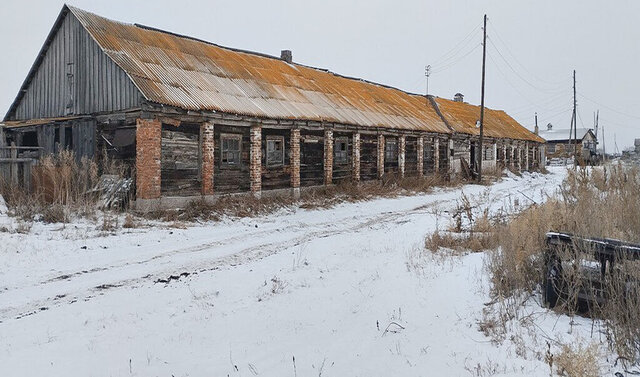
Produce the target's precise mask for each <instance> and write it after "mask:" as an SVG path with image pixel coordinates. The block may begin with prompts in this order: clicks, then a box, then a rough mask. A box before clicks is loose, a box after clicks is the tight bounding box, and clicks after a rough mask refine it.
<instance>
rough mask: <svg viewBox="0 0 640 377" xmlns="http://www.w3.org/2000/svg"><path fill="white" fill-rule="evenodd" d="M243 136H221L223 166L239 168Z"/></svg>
mask: <svg viewBox="0 0 640 377" xmlns="http://www.w3.org/2000/svg"><path fill="white" fill-rule="evenodd" d="M241 148H242V135H230V134H222V135H220V157H221V161H220V162H221V163H222V166H226V167H239V166H240V152H241Z"/></svg>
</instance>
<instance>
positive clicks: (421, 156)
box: [416, 136, 424, 177]
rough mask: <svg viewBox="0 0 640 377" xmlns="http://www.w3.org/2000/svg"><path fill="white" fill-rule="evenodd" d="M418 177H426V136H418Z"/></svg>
mask: <svg viewBox="0 0 640 377" xmlns="http://www.w3.org/2000/svg"><path fill="white" fill-rule="evenodd" d="M416 149H417V153H418V177H422V176H423V175H424V136H418V147H417V148H416Z"/></svg>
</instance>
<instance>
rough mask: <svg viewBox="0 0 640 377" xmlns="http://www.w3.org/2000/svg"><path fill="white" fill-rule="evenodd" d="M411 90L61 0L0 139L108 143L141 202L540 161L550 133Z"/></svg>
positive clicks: (97, 146) (49, 146)
mask: <svg viewBox="0 0 640 377" xmlns="http://www.w3.org/2000/svg"><path fill="white" fill-rule="evenodd" d="M479 117H480V109H479V107H478V106H474V105H471V104H468V103H465V102H463V101H462V99H461V98H460V97H458V98H457V100H455V101H452V100H446V99H443V98H437V97H432V96H429V97H425V96H424V95H422V96H421V95H416V94H410V93H407V92H404V91H401V90H398V89H395V88H392V87H388V86H385V85H381V84H377V83H372V82H369V81H365V80H361V79H355V78H350V77H345V76H341V75H338V74H335V73H332V72H329V71H327V70H323V69H318V68H313V67H308V66H305V65H301V64H297V63H294V62H293V61H292V59H291V53H290V52H289V51H283V54H282V56H281V57H279V58H278V57H273V56H268V55H264V54H260V53H255V52H249V51H243V50H238V49H232V48H227V47H222V46H218V45H215V44H212V43H208V42H205V41H201V40H197V39H194V38H190V37H186V36H180V35H176V34H173V33H170V32H166V31H162V30H158V29H154V28H151V27H147V26H142V25H138V24H127V23H121V22H117V21H112V20H108V19H106V18H103V17H100V16H97V15H95V14H92V13H89V12H86V11H83V10H80V9H77V8H73V7H70V6H64V7H63V9H62V11H61V12H60V15H59V16H58V18H57V20H56V22H55V25H54V27H53V29H52V30H51V32H50V34H49V36H48V37H47V39H46V42H45V44H44V46H43V47H42V50H41V51H40V53H39V55H38V57H37V59H36V61H35V63H34V64H33V67H32V68H31V70H30V72H29V74H28V76H27V78H26V79H25V81H24V83H23V85H22V87H21V89H20V92H19V93H18V95H17V97H16V99H15V101H14V102H13V104H12V105H11V107H10V108H9V111H8V112H7V114H6V117H5V119H4V126H3V127H2V128H3V129H4V132H0V135H2V136H0V143H6V144H9V143H14V144H15V145H18V146H33V147H39V148H40V150H41V151H43V153H44V154H47V153H55V152H57V151H60V150H62V149H71V150H73V151H75V153H76V154H77V155H78V156H87V157H97V156H98V155H100V154H101V153H102V151H106V152H107V154H109V155H110V156H111V157H113V158H117V159H120V160H122V161H124V162H126V163H127V164H129V166H130V167H131V172H132V174H134V175H135V178H136V185H135V188H136V205H137V207H138V208H149V207H151V206H156V205H167V204H170V203H176V198H192V197H202V196H205V197H207V198H209V197H215V195H219V194H226V193H238V192H252V193H254V194H255V195H260V194H261V192H262V191H266V190H283V189H284V190H292V192H293V193H294V194H297V193H299V191H300V188H301V187H310V186H319V185H330V184H336V183H339V182H344V181H370V180H376V179H380V178H382V177H383V176H384V175H388V174H395V175H397V176H399V177H410V176H415V177H421V176H425V175H432V174H442V175H450V174H461V173H463V172H465V169H466V170H473V167H474V166H475V161H476V159H477V158H479V156H482V157H481V158H483V166H484V167H488V168H489V169H495V168H497V167H511V168H513V169H520V170H526V169H536V168H537V167H538V165H539V163H540V158H541V153H540V146H541V143H543V142H544V140H543V139H541V138H540V137H538V136H536V135H535V134H533V133H531V132H529V131H528V130H527V129H525V128H524V127H523V126H521V125H520V124H518V122H516V121H515V120H514V119H513V118H511V117H510V116H508V115H507V114H506V113H504V112H502V111H497V110H491V109H487V110H486V112H485V135H486V139H485V143H484V147H483V150H482V151H479V150H478V148H479V143H478V134H479V129H478V127H477V122H478V119H479Z"/></svg>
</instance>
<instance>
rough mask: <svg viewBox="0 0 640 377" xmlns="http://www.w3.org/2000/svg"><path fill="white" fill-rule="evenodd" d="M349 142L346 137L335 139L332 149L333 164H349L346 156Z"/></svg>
mask: <svg viewBox="0 0 640 377" xmlns="http://www.w3.org/2000/svg"><path fill="white" fill-rule="evenodd" d="M348 146H349V142H348V140H347V138H346V137H338V138H336V141H335V145H334V147H333V162H334V163H336V164H346V163H347V162H349V155H348V152H349V151H348Z"/></svg>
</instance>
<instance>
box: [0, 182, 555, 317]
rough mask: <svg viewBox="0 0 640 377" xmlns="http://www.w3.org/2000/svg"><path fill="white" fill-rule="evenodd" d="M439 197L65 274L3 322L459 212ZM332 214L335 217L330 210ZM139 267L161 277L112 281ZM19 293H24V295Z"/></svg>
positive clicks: (7, 312) (505, 191) (498, 194)
mask: <svg viewBox="0 0 640 377" xmlns="http://www.w3.org/2000/svg"><path fill="white" fill-rule="evenodd" d="M546 183H547V182H546V181H542V182H537V183H535V184H533V185H531V186H528V187H527V191H533V190H537V189H539V188H541V187H543V186H544V185H545V184H546ZM521 185H522V182H521V181H520V182H519V181H515V182H512V184H511V185H509V186H506V187H500V188H498V187H495V186H488V187H486V188H487V189H489V190H490V191H494V192H493V195H494V196H493V197H492V198H491V199H492V200H491V201H492V202H497V201H500V200H504V199H505V198H507V197H509V196H513V195H518V194H514V193H513V192H512V191H513V189H514V188H516V187H518V188H521V187H522V186H521ZM478 187H479V186H478ZM462 191H464V190H460V193H461V192H462ZM472 191H473V190H472ZM482 192H484V190H483V191H481V192H480V193H478V194H481V193H482ZM447 193H451V192H450V191H447V192H445V193H444V194H447ZM439 196H440V195H439V194H436V195H434V196H433V200H432V201H430V202H428V203H425V204H422V205H419V206H416V207H414V208H411V209H408V210H399V211H388V212H383V213H377V214H375V215H373V216H368V217H365V218H363V219H362V220H359V219H358V218H357V217H355V216H354V217H350V218H348V219H347V220H349V221H350V222H351V223H350V224H349V223H347V224H345V223H336V221H335V220H333V221H327V222H322V223H312V224H304V225H303V227H302V228H300V229H296V230H295V231H294V232H292V231H291V229H290V224H286V225H284V226H280V227H277V228H276V229H273V228H271V229H261V230H259V231H253V232H250V233H249V234H241V235H235V236H232V237H228V238H224V239H219V240H215V241H211V242H204V243H200V244H197V245H193V246H189V247H186V248H176V249H172V250H169V251H165V252H162V253H160V254H157V255H154V256H153V257H150V258H146V259H143V260H138V261H135V262H127V263H119V264H114V265H110V266H107V267H100V268H94V269H91V270H82V271H76V272H72V273H67V274H63V275H61V276H58V277H57V278H52V279H48V280H45V281H43V282H41V283H40V284H41V285H44V286H47V287H51V288H54V289H53V290H54V292H52V293H51V294H52V295H53V296H52V297H47V298H44V299H41V300H34V301H31V302H29V303H27V304H25V305H21V306H18V307H5V308H2V309H0V322H6V321H7V320H9V319H11V318H15V319H20V318H23V317H25V316H29V315H34V314H37V313H39V312H41V311H45V310H48V309H51V308H54V307H56V306H60V305H64V304H72V303H75V302H77V301H81V300H83V301H88V300H90V299H92V298H94V297H95V296H97V295H101V294H105V293H106V292H108V291H109V290H112V289H118V288H124V287H129V288H139V287H141V286H143V285H145V284H152V283H153V282H155V281H157V280H159V279H164V280H171V279H170V278H169V277H172V276H174V277H175V276H187V275H191V274H199V273H205V272H209V271H214V270H218V269H221V268H224V267H229V268H231V267H234V266H237V265H241V264H246V263H251V262H254V261H257V260H260V259H263V258H266V257H269V256H271V255H273V254H276V253H278V252H280V251H282V250H286V249H290V248H293V247H297V246H299V245H301V244H304V243H307V242H310V241H312V240H314V239H318V238H326V237H334V236H338V235H342V234H345V233H354V232H355V233H357V232H359V231H362V230H365V229H371V228H372V227H374V226H383V225H385V224H389V223H391V222H394V221H396V220H398V219H399V218H401V217H409V216H414V215H424V214H431V213H430V211H431V210H432V209H433V208H435V207H438V206H440V205H442V204H443V203H448V204H450V205H449V206H447V209H451V208H453V207H454V206H455V204H456V203H457V200H456V199H438V197H439ZM428 199H431V198H429V197H427V200H428ZM442 209H443V212H445V211H446V209H445V208H442ZM322 211H325V210H322ZM328 211H330V209H329V210H328ZM309 228H313V229H315V231H311V232H309ZM285 231H286V232H287V233H286V235H287V237H286V238H285V239H283V240H279V241H273V242H265V243H260V242H258V243H257V244H255V245H252V246H249V247H242V248H240V249H239V250H238V251H235V252H232V253H230V254H228V255H224V256H218V257H214V258H212V259H208V260H203V259H204V258H201V259H198V260H197V261H193V260H190V259H188V260H186V261H184V262H182V263H175V261H174V260H172V259H173V258H174V257H175V256H182V257H185V256H189V257H190V256H192V255H193V254H196V253H199V252H203V251H215V249H217V248H222V247H233V246H234V245H237V243H244V242H247V240H251V239H260V237H262V236H265V235H272V234H273V233H274V232H276V233H282V234H285ZM205 258H206V255H205ZM167 264H169V265H170V266H169V268H162V267H163V266H164V265H167ZM133 266H149V267H150V269H152V270H153V269H154V268H155V269H156V271H151V272H149V271H148V270H145V271H144V273H137V274H136V271H135V269H134V271H131V274H133V275H135V276H134V277H131V278H124V279H113V278H111V279H109V277H110V275H116V276H117V275H120V273H118V271H122V270H127V269H131V267H133ZM159 267H160V268H159ZM185 274H186V275H185ZM96 275H106V276H105V277H106V279H99V281H101V283H99V284H91V283H90V281H91V280H92V279H87V276H96ZM98 277H100V276H96V278H98ZM78 280H89V281H87V282H85V284H84V286H83V287H81V288H79V289H69V287H68V286H69V285H72V284H71V283H73V282H74V281H78ZM94 280H95V279H94ZM87 283H88V284H87ZM56 285H58V287H56ZM17 290H18V291H20V290H21V289H17ZM4 293H5V294H6V293H7V292H6V291H5V292H4Z"/></svg>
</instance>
